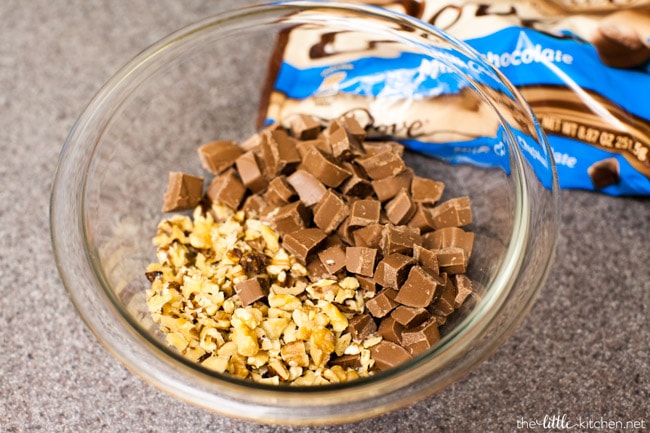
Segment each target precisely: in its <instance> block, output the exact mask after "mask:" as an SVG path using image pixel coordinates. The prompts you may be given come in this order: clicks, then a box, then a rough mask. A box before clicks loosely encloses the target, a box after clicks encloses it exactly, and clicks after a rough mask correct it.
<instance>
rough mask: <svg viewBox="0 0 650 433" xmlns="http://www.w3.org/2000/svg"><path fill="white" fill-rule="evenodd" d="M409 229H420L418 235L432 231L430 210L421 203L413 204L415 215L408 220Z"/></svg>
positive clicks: (432, 224)
mask: <svg viewBox="0 0 650 433" xmlns="http://www.w3.org/2000/svg"><path fill="white" fill-rule="evenodd" d="M407 225H408V226H409V227H414V228H418V229H420V233H428V232H430V231H431V230H433V229H434V223H433V218H432V217H431V209H429V208H427V207H426V206H424V205H423V204H422V203H415V213H414V214H413V216H412V217H411V219H410V220H409V222H408V224H407Z"/></svg>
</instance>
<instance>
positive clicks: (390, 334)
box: [377, 307, 404, 344]
mask: <svg viewBox="0 0 650 433" xmlns="http://www.w3.org/2000/svg"><path fill="white" fill-rule="evenodd" d="M398 308H399V307H398ZM402 332H404V326H403V325H401V324H399V323H398V322H397V320H395V319H394V318H393V317H392V313H391V315H390V316H386V317H384V318H383V319H382V321H381V322H380V323H379V327H378V328H377V333H378V334H379V335H381V337H382V338H383V339H384V340H388V341H391V342H393V343H397V344H400V343H401V342H402Z"/></svg>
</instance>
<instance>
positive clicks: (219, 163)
mask: <svg viewBox="0 0 650 433" xmlns="http://www.w3.org/2000/svg"><path fill="white" fill-rule="evenodd" d="M198 152H199V159H200V160H201V165H202V166H203V168H205V169H206V170H208V171H209V172H210V173H212V174H219V173H221V172H222V171H223V170H225V169H226V168H228V167H230V166H231V165H232V164H233V163H234V162H235V160H236V159H237V158H239V156H240V155H241V154H242V153H244V151H243V150H242V148H241V147H239V146H238V145H237V144H236V143H235V142H234V141H229V140H226V141H221V140H220V141H211V142H209V143H205V144H203V145H201V146H199V148H198Z"/></svg>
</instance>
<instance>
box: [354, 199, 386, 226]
mask: <svg viewBox="0 0 650 433" xmlns="http://www.w3.org/2000/svg"><path fill="white" fill-rule="evenodd" d="M380 216H381V203H380V202H379V201H377V200H356V201H355V202H354V203H352V206H351V208H350V223H349V224H350V227H360V226H368V225H370V224H375V223H378V222H379V218H380Z"/></svg>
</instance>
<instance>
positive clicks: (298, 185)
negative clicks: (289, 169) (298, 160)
mask: <svg viewBox="0 0 650 433" xmlns="http://www.w3.org/2000/svg"><path fill="white" fill-rule="evenodd" d="M287 181H288V182H289V184H290V185H291V186H292V187H293V189H295V190H296V192H297V193H298V197H300V201H302V202H303V203H304V204H305V206H307V207H311V206H313V205H315V204H316V203H318V202H319V201H320V200H321V199H322V198H323V196H324V195H325V193H326V192H327V188H325V185H323V184H322V183H321V182H320V181H319V180H318V179H316V177H314V175H313V174H311V173H309V172H307V171H305V170H302V169H298V170H296V171H294V172H293V173H292V174H291V175H290V176H289V177H287Z"/></svg>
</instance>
